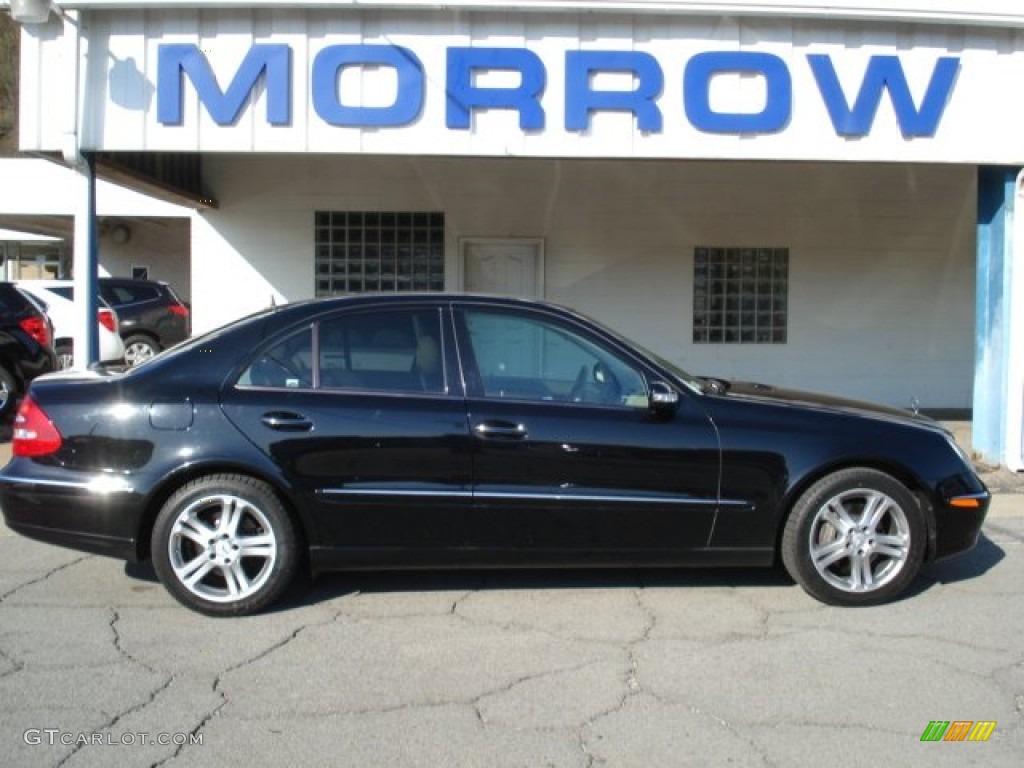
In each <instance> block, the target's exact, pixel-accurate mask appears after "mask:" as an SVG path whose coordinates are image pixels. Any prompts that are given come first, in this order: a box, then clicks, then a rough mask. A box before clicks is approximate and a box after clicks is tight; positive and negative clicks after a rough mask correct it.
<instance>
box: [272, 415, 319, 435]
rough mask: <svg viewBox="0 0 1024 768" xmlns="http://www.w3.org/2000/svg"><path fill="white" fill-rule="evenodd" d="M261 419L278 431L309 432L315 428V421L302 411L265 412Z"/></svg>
mask: <svg viewBox="0 0 1024 768" xmlns="http://www.w3.org/2000/svg"><path fill="white" fill-rule="evenodd" d="M260 421H262V422H263V423H264V424H265V425H267V426H268V427H270V428H271V429H276V430H277V431H278V432H309V431H310V430H312V429H313V422H312V421H310V420H309V419H307V418H306V417H305V416H303V415H302V414H301V413H289V412H288V411H271V412H270V413H264V414H263V416H262V418H261V419H260Z"/></svg>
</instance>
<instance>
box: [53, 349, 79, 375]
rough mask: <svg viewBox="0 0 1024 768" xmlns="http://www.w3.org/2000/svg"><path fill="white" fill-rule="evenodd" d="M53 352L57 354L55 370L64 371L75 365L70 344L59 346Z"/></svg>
mask: <svg viewBox="0 0 1024 768" xmlns="http://www.w3.org/2000/svg"><path fill="white" fill-rule="evenodd" d="M54 352H56V353H57V370H58V371H66V370H68V369H70V368H71V366H73V365H74V364H75V354H74V352H72V350H71V345H70V344H61V345H60V346H58V347H57V348H56V349H55V350H54Z"/></svg>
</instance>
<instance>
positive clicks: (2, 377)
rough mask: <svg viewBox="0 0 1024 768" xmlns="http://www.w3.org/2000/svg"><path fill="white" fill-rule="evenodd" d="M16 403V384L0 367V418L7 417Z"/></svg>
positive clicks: (8, 372)
mask: <svg viewBox="0 0 1024 768" xmlns="http://www.w3.org/2000/svg"><path fill="white" fill-rule="evenodd" d="M17 401H18V382H16V381H15V380H14V376H12V375H11V372H10V371H8V370H7V369H6V368H4V367H3V366H2V365H0V418H4V417H6V416H8V415H9V414H10V413H11V412H12V411H13V410H14V406H15V404H16V403H17Z"/></svg>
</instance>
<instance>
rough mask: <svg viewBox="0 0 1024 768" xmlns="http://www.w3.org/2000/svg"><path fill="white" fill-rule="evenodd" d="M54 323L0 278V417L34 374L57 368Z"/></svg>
mask: <svg viewBox="0 0 1024 768" xmlns="http://www.w3.org/2000/svg"><path fill="white" fill-rule="evenodd" d="M52 345H53V326H52V325H51V323H50V319H49V318H48V317H47V316H46V315H45V314H44V313H43V310H42V307H40V306H39V304H38V303H37V302H35V301H34V300H33V299H32V297H31V296H27V295H26V294H24V293H22V292H21V291H19V290H18V288H17V286H15V285H14V283H6V282H0V418H6V417H7V416H8V415H9V414H10V413H11V412H12V411H13V410H14V404H15V403H16V402H17V400H18V398H20V397H21V396H22V395H23V394H24V393H25V389H26V388H27V387H28V384H29V382H30V381H32V379H34V378H35V377H36V376H39V375H40V374H43V373H50V372H51V371H54V370H56V368H57V361H56V359H55V357H54V354H53V346H52Z"/></svg>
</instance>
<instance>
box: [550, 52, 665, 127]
mask: <svg viewBox="0 0 1024 768" xmlns="http://www.w3.org/2000/svg"><path fill="white" fill-rule="evenodd" d="M595 72H630V73H632V74H633V75H635V76H636V79H637V86H636V88H635V89H633V90H631V91H595V90H593V88H592V87H591V85H592V84H591V77H592V75H593V74H594V73H595ZM664 84H665V78H664V75H663V74H662V72H661V67H660V66H659V65H658V60H657V59H655V58H654V57H653V56H651V54H649V53H644V52H643V51H569V52H568V53H566V54H565V130H567V131H585V130H587V128H589V127H590V113H591V112H597V111H598V110H617V111H620V112H632V113H633V114H634V115H636V124H637V127H638V128H639V129H640V130H641V131H652V132H656V131H660V130H661V110H660V109H658V105H657V104H655V103H654V101H655V99H657V98H658V96H660V95H661V90H662V88H663V86H664Z"/></svg>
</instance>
